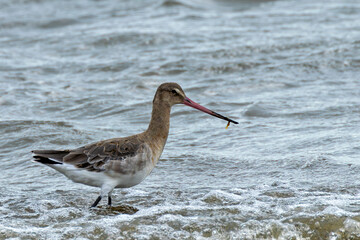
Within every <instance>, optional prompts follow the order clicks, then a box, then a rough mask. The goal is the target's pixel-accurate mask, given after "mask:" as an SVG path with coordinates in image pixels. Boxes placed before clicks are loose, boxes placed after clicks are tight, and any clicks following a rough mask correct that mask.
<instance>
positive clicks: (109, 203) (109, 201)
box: [108, 190, 113, 207]
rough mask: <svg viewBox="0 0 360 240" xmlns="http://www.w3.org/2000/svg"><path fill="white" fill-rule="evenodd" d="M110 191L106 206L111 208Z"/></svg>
mask: <svg viewBox="0 0 360 240" xmlns="http://www.w3.org/2000/svg"><path fill="white" fill-rule="evenodd" d="M112 191H113V190H111V191H110V192H109V193H108V206H109V207H111V194H112Z"/></svg>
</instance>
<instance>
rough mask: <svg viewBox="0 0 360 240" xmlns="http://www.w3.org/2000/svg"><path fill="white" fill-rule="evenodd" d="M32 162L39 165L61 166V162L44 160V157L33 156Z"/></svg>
mask: <svg viewBox="0 0 360 240" xmlns="http://www.w3.org/2000/svg"><path fill="white" fill-rule="evenodd" d="M34 158H35V159H34V161H35V162H39V163H42V164H62V163H61V162H56V161H53V160H51V159H49V158H46V157H41V156H34Z"/></svg>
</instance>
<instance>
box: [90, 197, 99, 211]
mask: <svg viewBox="0 0 360 240" xmlns="http://www.w3.org/2000/svg"><path fill="white" fill-rule="evenodd" d="M100 200H101V196H98V198H97V199H96V201H95V202H94V203H93V205H91V208H93V207H96V206H97V205H98V203H99V202H100Z"/></svg>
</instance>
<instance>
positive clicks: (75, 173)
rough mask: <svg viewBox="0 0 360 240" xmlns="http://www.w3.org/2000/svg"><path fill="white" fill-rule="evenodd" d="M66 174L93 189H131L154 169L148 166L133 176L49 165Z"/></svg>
mask: <svg viewBox="0 0 360 240" xmlns="http://www.w3.org/2000/svg"><path fill="white" fill-rule="evenodd" d="M49 166H51V167H53V168H54V169H56V170H57V171H59V172H61V173H62V174H64V175H65V176H66V177H67V178H69V179H70V180H72V181H73V182H76V183H82V184H85V185H88V186H93V187H102V186H104V185H112V186H115V187H116V188H129V187H132V186H135V185H137V184H139V183H141V182H142V181H143V180H144V179H145V178H146V177H147V176H148V175H149V174H150V172H151V170H152V167H151V166H147V167H145V168H144V169H143V170H141V171H137V172H135V173H133V174H120V173H115V172H94V171H87V170H85V169H79V168H76V167H74V166H72V165H70V164H61V165H60V164H59V165H58V164H55V165H49Z"/></svg>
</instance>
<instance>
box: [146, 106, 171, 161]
mask: <svg viewBox="0 0 360 240" xmlns="http://www.w3.org/2000/svg"><path fill="white" fill-rule="evenodd" d="M170 110H171V106H170V105H169V104H166V103H164V102H162V101H154V102H153V109H152V114H151V121H150V124H149V127H148V129H147V130H146V132H145V134H146V136H147V138H148V139H149V140H150V143H151V144H152V149H153V150H155V151H157V152H159V154H161V152H162V150H163V149H164V146H165V143H166V140H167V137H168V134H169V127H170ZM159 157H160V156H159Z"/></svg>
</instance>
